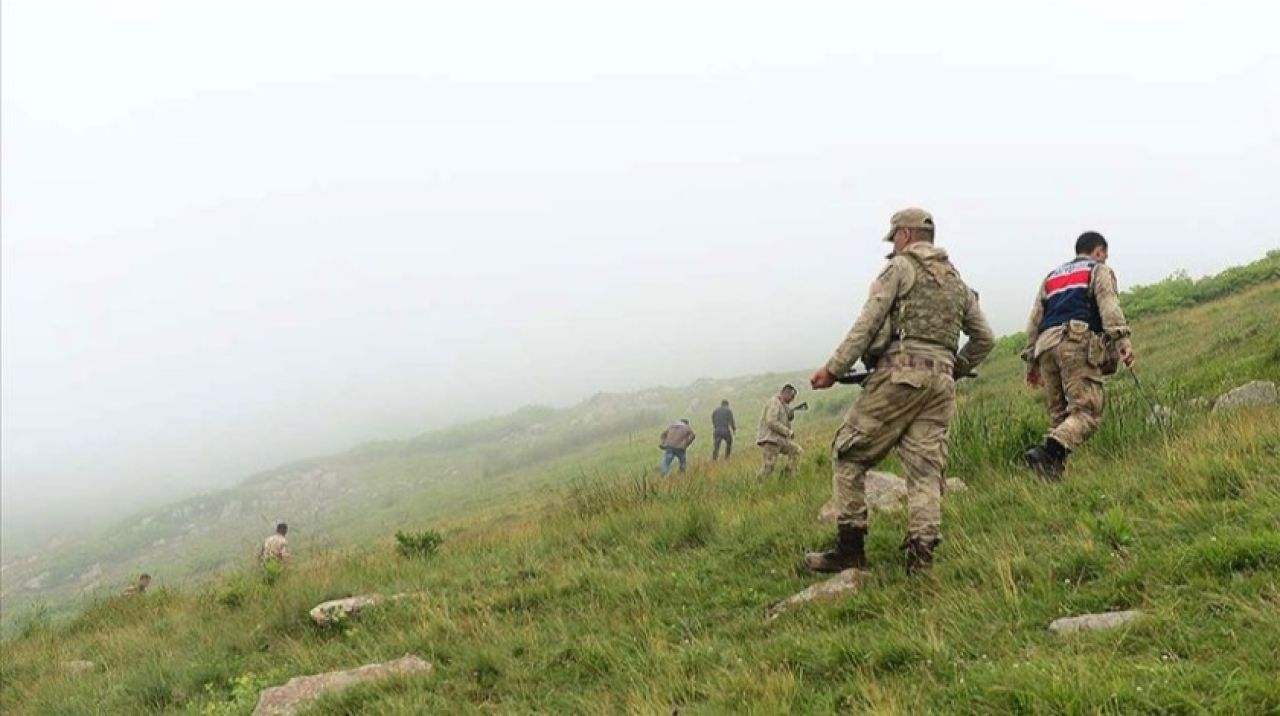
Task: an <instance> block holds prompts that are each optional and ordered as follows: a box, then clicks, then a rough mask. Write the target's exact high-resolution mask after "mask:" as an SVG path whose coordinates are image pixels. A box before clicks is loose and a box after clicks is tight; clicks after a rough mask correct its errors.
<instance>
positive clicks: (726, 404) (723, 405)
mask: <svg viewBox="0 0 1280 716" xmlns="http://www.w3.org/2000/svg"><path fill="white" fill-rule="evenodd" d="M720 407H722V408H727V407H729V401H727V400H722V401H720Z"/></svg>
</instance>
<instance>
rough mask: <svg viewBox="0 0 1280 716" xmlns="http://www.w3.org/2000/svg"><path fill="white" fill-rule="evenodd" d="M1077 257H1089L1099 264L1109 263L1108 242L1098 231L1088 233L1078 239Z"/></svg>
mask: <svg viewBox="0 0 1280 716" xmlns="http://www.w3.org/2000/svg"><path fill="white" fill-rule="evenodd" d="M1076 256H1088V257H1089V258H1091V259H1093V260H1094V261H1097V262H1098V263H1101V264H1105V263H1106V262H1107V240H1106V239H1105V238H1103V237H1102V234H1099V233H1098V232H1096V231H1086V232H1084V233H1083V234H1080V238H1078V239H1076Z"/></svg>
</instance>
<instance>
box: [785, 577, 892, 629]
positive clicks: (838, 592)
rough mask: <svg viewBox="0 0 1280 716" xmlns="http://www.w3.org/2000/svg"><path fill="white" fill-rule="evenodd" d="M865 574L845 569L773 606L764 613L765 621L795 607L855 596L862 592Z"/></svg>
mask: <svg viewBox="0 0 1280 716" xmlns="http://www.w3.org/2000/svg"><path fill="white" fill-rule="evenodd" d="M866 578H867V573H866V572H863V571H862V570H860V569H846V570H844V571H843V572H840V573H839V574H837V575H836V576H834V577H832V578H831V579H828V580H827V581H825V582H818V583H817V584H813V585H810V586H809V587H807V588H806V589H805V590H804V591H802V592H800V593H798V594H794V595H792V596H790V597H787V598H786V599H784V600H782V601H781V602H778V603H777V604H774V605H773V606H771V607H769V608H768V609H767V610H766V611H765V615H764V618H765V621H770V622H771V621H773V620H774V619H777V618H778V617H779V616H781V615H783V614H785V613H786V612H788V611H791V610H792V609H795V608H796V607H800V606H803V605H805V604H808V603H809V602H817V601H829V600H832V599H838V598H840V597H844V596H848V595H850V594H856V593H857V592H859V591H861V590H862V585H863V584H864V583H865V582H866Z"/></svg>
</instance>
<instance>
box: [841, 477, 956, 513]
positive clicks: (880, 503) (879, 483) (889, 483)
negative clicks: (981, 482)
mask: <svg viewBox="0 0 1280 716" xmlns="http://www.w3.org/2000/svg"><path fill="white" fill-rule="evenodd" d="M866 485H867V507H868V508H870V509H872V510H875V511H877V512H894V511H896V510H900V509H902V508H903V507H905V506H906V504H907V481H906V480H905V479H903V478H901V477H898V476H897V475H895V474H893V473H891V472H881V471H879V470H870V471H868V472H867V476H866ZM968 489H969V486H968V485H966V484H965V482H964V480H961V479H960V478H958V477H948V478H947V481H946V486H945V488H944V489H943V492H944V493H947V492H950V493H958V492H964V491H965V490H968ZM838 514H839V510H838V509H837V508H836V506H835V503H833V502H831V501H828V502H827V503H826V504H825V505H823V506H822V509H821V510H819V511H818V521H819V522H835V521H836V517H837V515H838Z"/></svg>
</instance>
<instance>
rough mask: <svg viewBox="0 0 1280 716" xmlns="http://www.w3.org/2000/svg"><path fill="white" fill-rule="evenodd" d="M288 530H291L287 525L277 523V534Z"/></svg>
mask: <svg viewBox="0 0 1280 716" xmlns="http://www.w3.org/2000/svg"><path fill="white" fill-rule="evenodd" d="M287 529H289V525H286V524H285V523H283V522H277V523H276V532H279V531H281V530H287Z"/></svg>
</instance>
